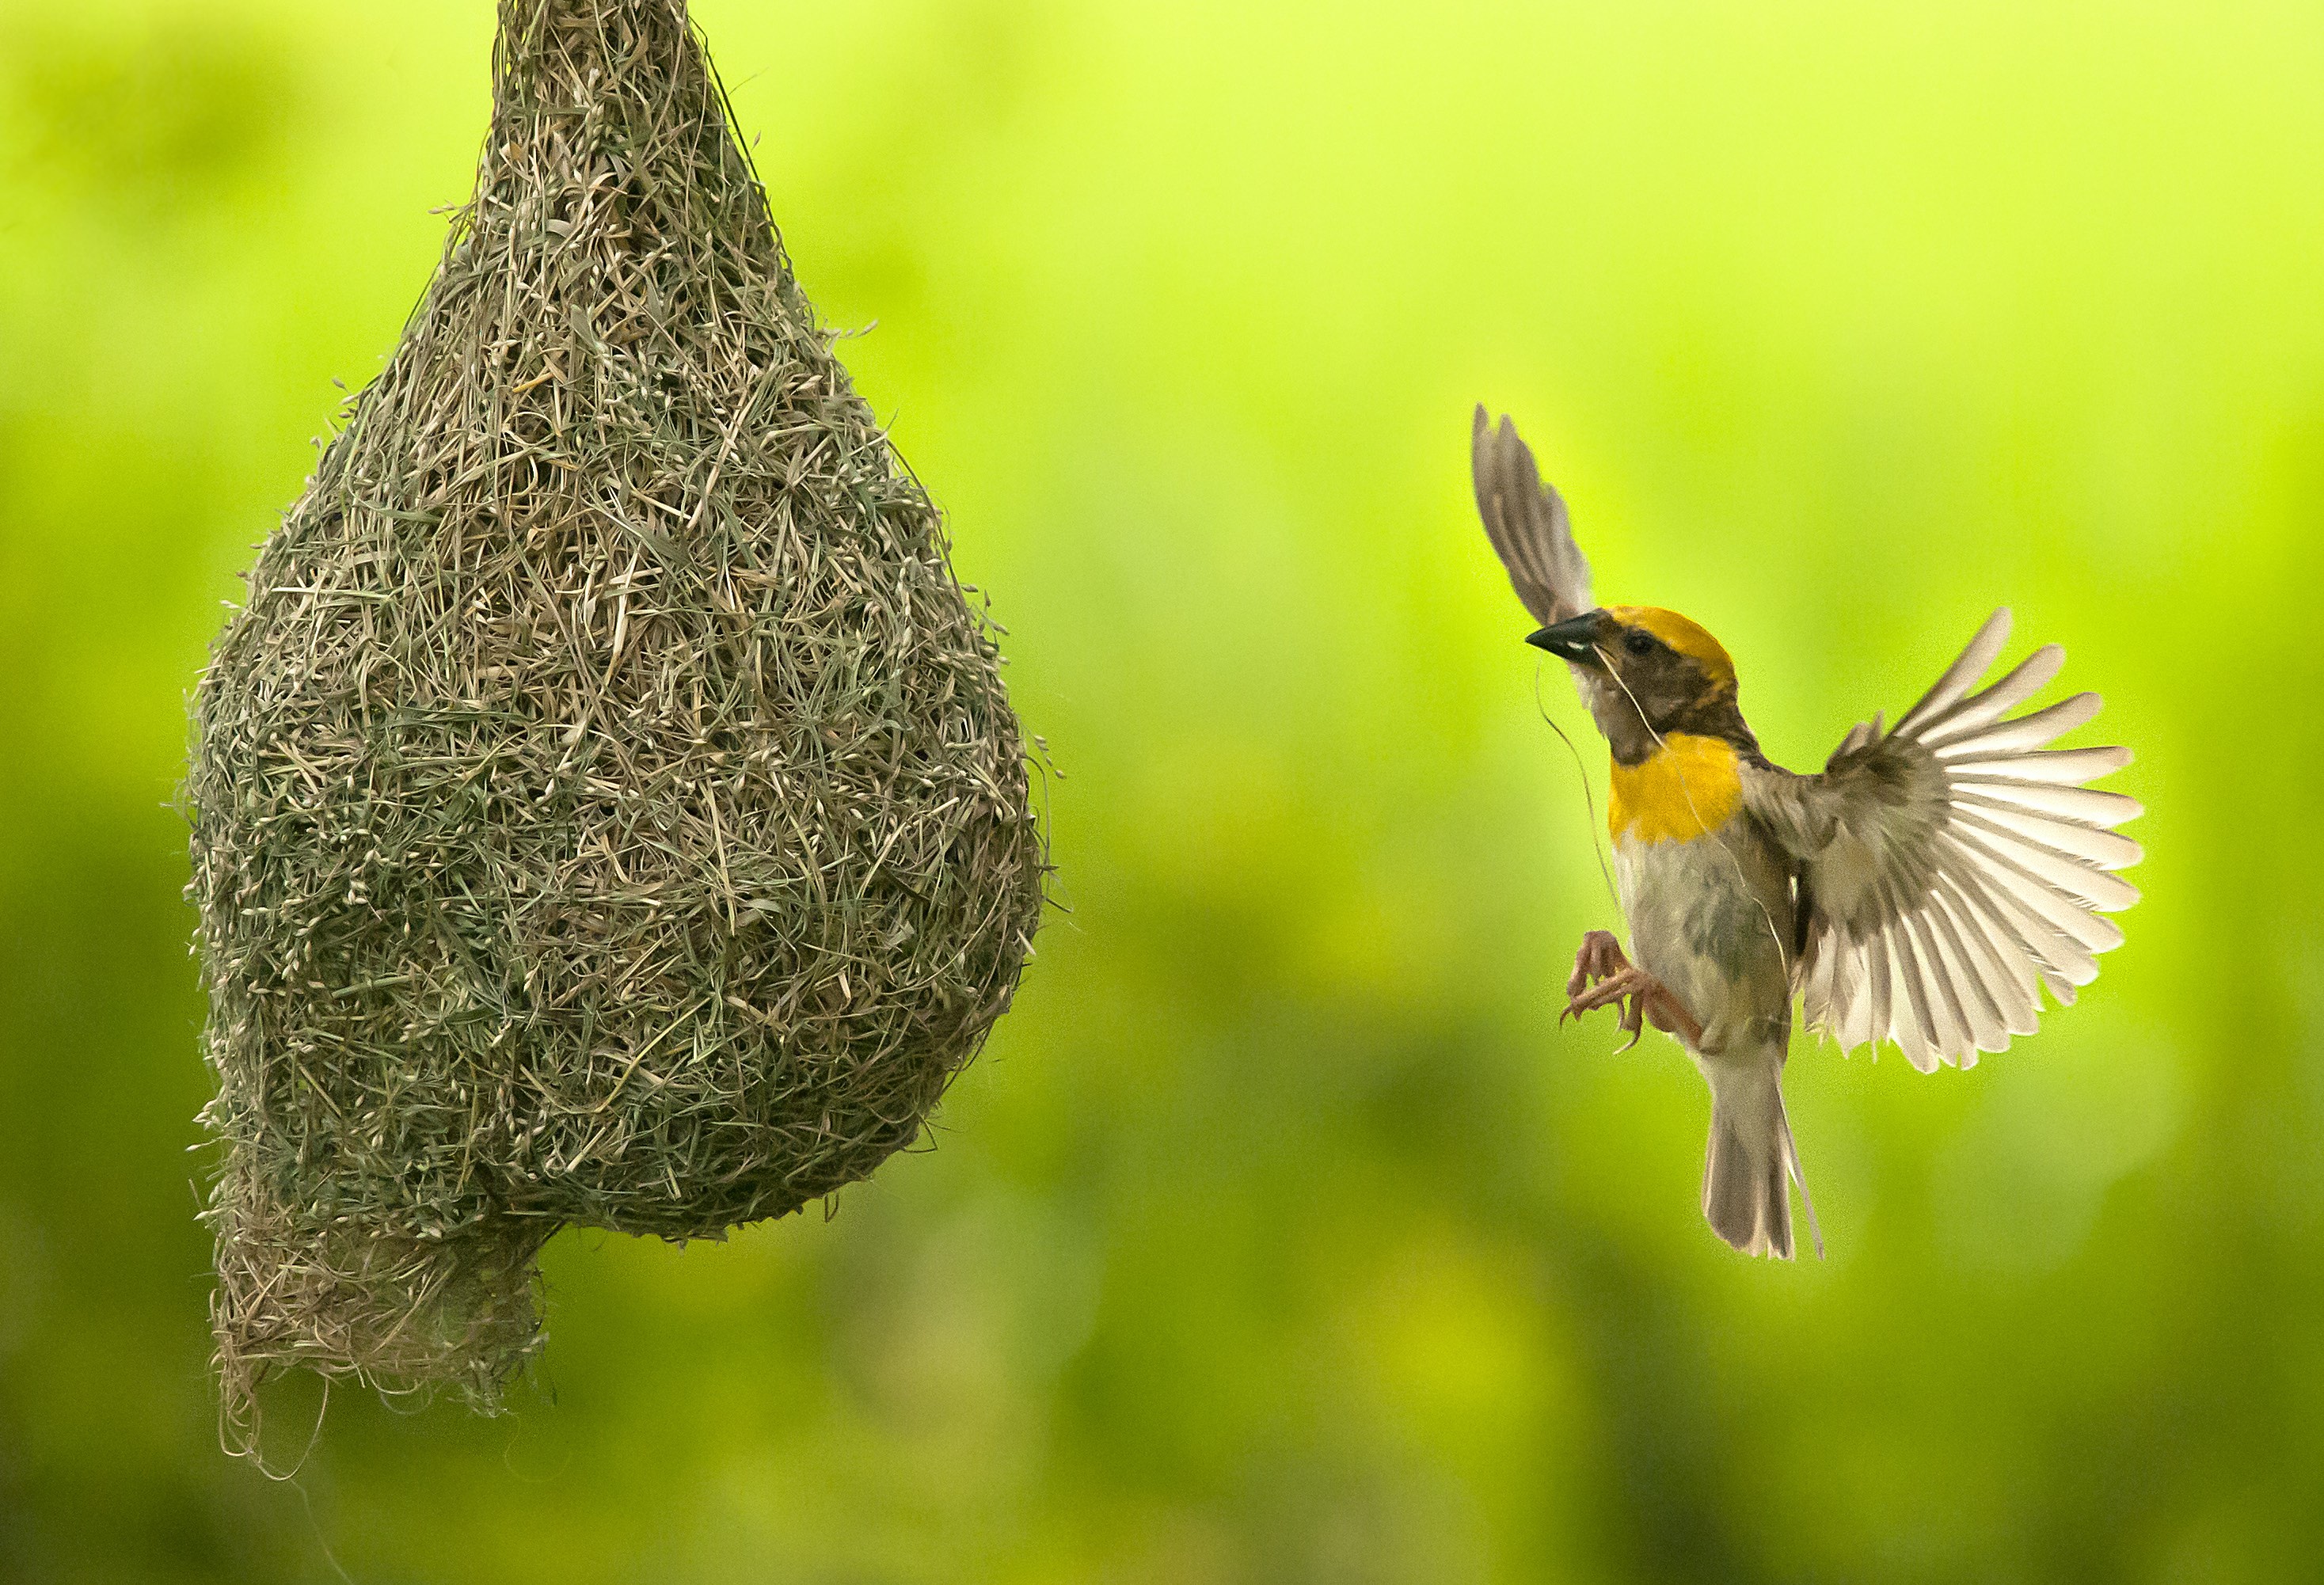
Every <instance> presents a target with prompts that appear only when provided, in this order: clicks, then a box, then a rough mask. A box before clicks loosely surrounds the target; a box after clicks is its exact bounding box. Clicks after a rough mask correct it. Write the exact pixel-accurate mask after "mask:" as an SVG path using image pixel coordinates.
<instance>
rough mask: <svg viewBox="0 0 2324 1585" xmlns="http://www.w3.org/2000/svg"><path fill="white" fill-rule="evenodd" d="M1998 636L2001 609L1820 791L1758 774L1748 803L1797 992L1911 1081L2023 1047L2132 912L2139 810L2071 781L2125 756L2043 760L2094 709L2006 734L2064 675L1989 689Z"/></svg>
mask: <svg viewBox="0 0 2324 1585" xmlns="http://www.w3.org/2000/svg"><path fill="white" fill-rule="evenodd" d="M2008 636H2009V613H2008V612H2007V611H2006V609H2005V610H2001V611H1997V612H1996V613H1994V614H1993V616H1992V617H1991V618H1990V619H1989V620H1988V621H1987V622H1986V624H1985V626H1984V627H1983V628H1982V629H1980V630H1979V631H1978V635H1977V637H1976V638H1975V639H1973V640H1970V642H1969V648H1968V650H1965V651H1963V653H1962V655H1961V657H1960V659H1958V660H1956V661H1954V662H1953V664H1952V666H1951V667H1950V668H1949V669H1948V670H1947V671H1946V672H1945V674H1944V676H1943V677H1940V678H1939V679H1938V680H1937V686H1936V687H1933V688H1931V689H1930V690H1929V693H1928V696H1927V697H1925V698H1923V700H1922V701H1921V702H1920V703H1919V704H1917V705H1914V706H1913V707H1912V708H1911V709H1910V710H1908V711H1906V712H1905V713H1904V715H1903V716H1902V717H1901V718H1900V719H1899V720H1898V721H1897V723H1896V724H1895V726H1893V727H1891V728H1888V729H1887V730H1886V731H1885V732H1884V731H1883V730H1882V729H1881V725H1880V718H1879V717H1878V716H1877V715H1876V716H1874V717H1873V718H1872V720H1871V721H1869V722H1868V723H1865V724H1863V725H1860V726H1858V727H1857V728H1856V729H1855V730H1854V731H1852V732H1850V733H1849V734H1848V736H1847V738H1846V740H1845V741H1843V742H1841V743H1840V747H1839V749H1838V750H1836V751H1834V752H1833V754H1832V756H1831V762H1830V763H1829V764H1827V765H1826V766H1825V767H1824V770H1823V774H1821V776H1794V775H1793V774H1792V773H1791V772H1790V771H1787V770H1779V769H1773V768H1761V769H1753V770H1752V771H1750V772H1749V773H1748V775H1747V777H1746V779H1745V783H1744V797H1745V799H1746V801H1747V803H1748V806H1750V808H1751V811H1752V813H1753V814H1754V815H1755V816H1757V817H1758V819H1759V821H1760V822H1761V824H1762V825H1763V826H1764V827H1765V828H1766V830H1767V831H1768V832H1769V833H1770V834H1772V835H1773V836H1774V837H1775V840H1776V841H1777V842H1778V843H1780V844H1782V845H1783V846H1784V848H1786V849H1788V850H1789V852H1791V854H1792V856H1793V859H1794V862H1796V863H1797V864H1798V866H1799V876H1800V882H1799V885H1800V936H1801V939H1800V941H1799V942H1798V943H1797V944H1796V945H1798V947H1799V949H1800V950H1799V952H1798V954H1797V961H1796V962H1795V963H1794V981H1795V983H1796V985H1797V986H1798V988H1799V989H1800V990H1801V991H1803V994H1804V996H1805V1000H1806V1013H1807V1022H1808V1025H1809V1027H1811V1028H1819V1029H1821V1030H1822V1031H1823V1032H1825V1033H1826V1034H1829V1035H1831V1036H1832V1037H1835V1038H1836V1039H1837V1040H1838V1041H1839V1042H1840V1047H1841V1049H1843V1050H1847V1049H1850V1048H1853V1047H1855V1046H1864V1045H1871V1044H1877V1043H1878V1042H1880V1041H1883V1040H1888V1041H1893V1042H1895V1045H1896V1046H1898V1048H1900V1049H1901V1050H1902V1051H1903V1052H1904V1057H1905V1060H1906V1061H1908V1062H1910V1063H1911V1064H1913V1065H1914V1067H1916V1068H1919V1069H1920V1070H1921V1071H1923V1073H1926V1072H1929V1071H1930V1070H1932V1069H1933V1068H1934V1067H1936V1065H1937V1064H1939V1063H1944V1062H1952V1063H1958V1064H1960V1065H1962V1066H1964V1067H1966V1066H1969V1065H1970V1064H1973V1063H1975V1062H1976V1061H1977V1056H1978V1053H1979V1052H1981V1051H2000V1050H2003V1049H2005V1048H2006V1047H2007V1046H2008V1044H2009V1039H2010V1037H2011V1036H2013V1035H2030V1034H2032V1033H2033V1029H2034V1025H2035V1022H2036V1020H2037V1019H2038V1018H2039V1017H2040V1014H2041V1010H2042V998H2041V987H2043V986H2047V987H2048V988H2049V991H2050V993H2051V995H2052V996H2053V997H2054V998H2056V1000H2058V1002H2059V1003H2060V1005H2061V1006H2065V1005H2070V1004H2071V1003H2072V1001H2073V1000H2074V991H2075V987H2077V986H2080V985H2087V984H2089V982H2090V981H2092V980H2094V979H2096V978H2097V977H2098V963H2097V961H2096V954H2098V953H2102V952H2105V951H2107V949H2108V948H2110V947H2114V946H2117V945H2121V942H2122V932H2121V931H2120V930H2119V929H2117V928H2116V926H2115V925H2114V923H2113V922H2112V921H2111V920H2108V919H2106V918H2103V917H2100V916H2102V915H2104V914H2108V913H2114V912H2117V911H2119V910H2121V909H2123V908H2128V907H2129V906H2130V905H2131V904H2132V903H2134V902H2136V901H2137V900H2138V892H2137V890H2136V889H2135V888H2134V887H2132V886H2131V885H2130V884H2129V882H2127V881H2126V880H2122V879H2121V878H2120V877H2118V876H2117V875H2116V874H2115V873H2114V871H2117V870H2121V869H2124V868H2126V867H2127V866H2129V865H2132V864H2135V863H2136V862H2138V861H2139V858H2140V856H2141V855H2140V852H2139V847H2138V844H2137V843H2134V842H2132V841H2130V840H2129V839H2128V838H2127V837H2123V836H2118V835H2116V834H2115V833H2114V831H2113V829H2112V828H2113V827H2114V826H2116V825H2121V824H2122V823H2123V822H2124V821H2126V820H2128V819H2131V818H2132V817H2134V816H2137V815H2139V814H2140V813H2142V812H2143V811H2142V810H2141V808H2140V806H2139V805H2138V803H2137V802H2136V801H2135V799H2132V798H2127V797H2123V796H2122V795H2121V794H2119V793H2110V792H2101V791H2098V790H2096V789H2094V788H2087V787H2084V786H2083V785H2082V784H2083V783H2084V782H2087V781H2089V780H2091V779H2094V778H2097V777H2100V776H2105V775H2107V774H2108V773H2109V772H2111V771H2115V770H2118V769H2121V768H2122V767H2123V766H2125V765H2127V764H2128V763H2130V751H2129V750H2127V749H2119V748H2102V749H2066V750H2045V747H2044V745H2046V744H2048V743H2050V742H2052V741H2053V740H2054V739H2056V738H2057V737H2058V736H2059V735H2060V734H2061V733H2066V732H2069V731H2070V730H2072V729H2073V728H2074V727H2077V726H2080V724H2082V723H2084V722H2086V721H2088V720H2089V719H2090V717H2091V716H2093V715H2095V714H2098V703H2099V701H2098V696H2097V695H2096V694H2076V695H2075V696H2073V697H2071V698H2070V699H2065V700H2062V701H2061V702H2060V703H2058V704H2055V705H2050V706H2049V707H2047V708H2046V709H2042V710H2036V711H2034V712H2033V714H2028V715H2020V716H2017V717H2015V719H2005V717H2006V715H2007V714H2008V713H2009V712H2010V711H2011V710H2013V709H2015V707H2016V706H2018V705H2022V704H2023V703H2024V701H2025V700H2026V699H2028V698H2030V697H2031V696H2033V693H2034V692H2035V690H2037V689H2039V688H2040V687H2042V686H2043V684H2045V683H2047V682H2048V681H2049V680H2050V679H2051V678H2052V677H2055V676H2056V675H2057V674H2058V668H2060V667H2061V666H2062V665H2064V664H2065V659H2066V653H2065V651H2064V650H2061V649H2060V648H2059V647H2058V646H2057V645H2055V644H2045V645H2043V647H2042V648H2041V649H2039V650H2034V651H2033V654H2031V655H2029V656H2027V657H2026V658H2025V659H2024V660H2023V661H2021V662H2019V663H2018V665H2017V667H2016V668H2015V669H2014V670H2012V671H2011V672H2010V673H2009V674H2008V675H2007V676H2006V677H2003V678H2002V679H2001V680H2000V681H1998V682H1997V683H1995V684H1994V685H1993V686H1992V687H1989V688H1987V689H1986V690H1985V691H1984V692H1982V693H1977V694H1972V693H1970V692H1969V690H1970V688H1972V687H1975V686H1976V685H1977V683H1978V680H1979V679H1980V678H1981V677H1984V675H1985V673H1986V670H1987V668H1989V667H1990V666H1991V665H1992V664H1993V660H1994V658H1995V656H1997V654H1999V653H2000V650H2001V646H2002V641H2003V640H2005V639H2006V638H2007V637H2008Z"/></svg>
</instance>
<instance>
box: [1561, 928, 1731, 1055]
mask: <svg viewBox="0 0 2324 1585" xmlns="http://www.w3.org/2000/svg"><path fill="white" fill-rule="evenodd" d="M1592 981H1595V983H1592ZM1613 1003H1619V1004H1620V1005H1621V1009H1622V1011H1621V1027H1622V1028H1623V1029H1624V1030H1625V1031H1627V1032H1628V1035H1629V1039H1628V1040H1626V1041H1624V1042H1623V1043H1622V1046H1621V1047H1620V1049H1621V1050H1623V1051H1628V1050H1629V1049H1630V1047H1631V1046H1636V1045H1637V1043H1638V1037H1640V1036H1641V1035H1642V1034H1643V1033H1644V1032H1645V1031H1644V1029H1643V1027H1641V1026H1642V1024H1644V1023H1648V1022H1650V1023H1652V1024H1653V1025H1654V1027H1655V1028H1657V1029H1660V1030H1661V1031H1662V1032H1663V1033H1664V1034H1665V1035H1677V1036H1680V1037H1683V1038H1684V1039H1685V1041H1686V1043H1687V1044H1688V1045H1690V1046H1696V1045H1700V1044H1701V1040H1702V1025H1701V1023H1700V1022H1698V1021H1697V1020H1696V1018H1695V1017H1694V1015H1693V1014H1692V1013H1690V1012H1688V1011H1687V1010H1686V1008H1685V1007H1684V1006H1683V1004H1682V1003H1681V1002H1680V1001H1679V999H1678V998H1677V997H1675V996H1673V995H1672V994H1671V993H1670V991H1669V990H1668V989H1667V988H1666V987H1665V985H1664V984H1663V982H1662V981H1659V980H1657V979H1655V977H1654V976H1653V975H1652V974H1649V973H1647V972H1646V971H1645V970H1644V969H1641V968H1639V967H1637V965H1636V964H1634V963H1631V962H1630V960H1629V959H1628V958H1627V957H1625V956H1624V955H1622V945H1621V943H1619V942H1618V941H1616V940H1615V939H1614V936H1613V934H1612V933H1611V932H1610V931H1606V930H1592V931H1591V932H1590V934H1588V935H1584V936H1583V937H1582V950H1581V951H1579V952H1577V953H1575V954H1573V974H1572V978H1571V979H1569V980H1567V981H1566V982H1565V1010H1564V1011H1563V1012H1562V1013H1560V1014H1558V1015H1557V1021H1558V1022H1559V1023H1561V1024H1562V1023H1563V1022H1564V1021H1565V1020H1566V1019H1567V1018H1580V1017H1581V1016H1582V1014H1583V1013H1586V1012H1594V1011H1596V1010H1597V1009H1599V1008H1601V1007H1606V1006H1609V1005H1610V1004H1613Z"/></svg>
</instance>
